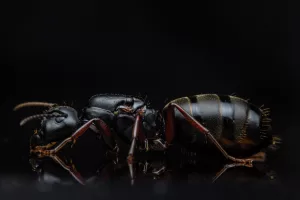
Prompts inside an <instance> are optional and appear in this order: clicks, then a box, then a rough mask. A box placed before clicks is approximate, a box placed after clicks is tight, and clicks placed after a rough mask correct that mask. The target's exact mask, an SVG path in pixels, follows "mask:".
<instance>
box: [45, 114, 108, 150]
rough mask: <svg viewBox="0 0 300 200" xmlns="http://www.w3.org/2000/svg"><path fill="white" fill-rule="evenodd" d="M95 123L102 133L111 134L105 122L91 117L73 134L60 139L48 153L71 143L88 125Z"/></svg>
mask: <svg viewBox="0 0 300 200" xmlns="http://www.w3.org/2000/svg"><path fill="white" fill-rule="evenodd" d="M93 123H95V124H97V125H99V126H100V127H101V128H102V129H103V130H104V131H103V132H104V134H106V135H107V136H109V137H110V136H112V134H111V132H110V130H109V128H108V126H107V125H106V124H105V122H103V121H102V120H101V119H91V120H90V121H88V122H87V123H85V124H84V125H82V126H81V127H80V128H79V129H78V130H77V131H76V132H75V133H73V135H72V136H71V137H69V138H67V139H65V140H64V141H62V142H61V143H60V144H59V145H58V146H57V147H55V148H54V149H52V150H50V152H49V154H50V155H52V154H56V153H57V152H58V151H59V150H60V149H62V148H63V147H64V146H65V145H66V144H68V143H70V142H73V144H74V143H75V142H76V140H77V139H78V138H79V137H80V136H81V135H83V134H84V133H85V132H86V131H87V130H88V129H89V128H90V126H91V125H92V124H93Z"/></svg>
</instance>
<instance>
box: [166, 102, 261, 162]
mask: <svg viewBox="0 0 300 200" xmlns="http://www.w3.org/2000/svg"><path fill="white" fill-rule="evenodd" d="M168 107H169V108H167V109H174V108H176V109H177V110H178V111H179V112H180V113H181V114H182V115H183V116H184V117H185V119H186V120H187V121H188V122H189V123H190V124H191V125H192V126H193V127H195V128H196V129H197V130H199V131H200V132H201V133H203V134H205V135H206V136H207V137H208V138H209V139H210V141H211V142H212V143H213V144H214V145H215V146H216V147H217V148H218V149H219V150H220V151H221V152H222V154H223V155H224V156H225V157H226V158H227V159H229V160H231V161H233V162H237V163H242V164H243V165H245V166H248V167H252V162H253V161H259V162H261V161H263V160H264V158H263V159H262V158H261V157H259V158H256V157H250V158H247V159H238V158H235V157H233V156H230V155H229V154H228V153H227V152H226V151H225V150H224V148H223V147H222V146H221V145H220V143H219V142H218V141H217V140H216V139H215V138H214V136H213V135H212V134H211V133H210V132H209V130H208V129H207V128H205V127H204V126H203V125H202V124H200V123H199V122H198V121H197V120H196V119H194V118H193V117H192V116H191V115H190V114H189V113H187V112H186V111H185V110H184V109H183V108H182V107H180V106H179V105H178V104H176V103H170V104H169V105H168ZM167 112H168V113H169V112H170V111H167ZM167 123H171V125H172V124H173V120H171V121H170V122H169V121H167ZM171 125H170V126H171ZM170 130H172V129H169V130H168V131H170ZM168 134H169V136H172V135H173V134H174V132H172V133H168Z"/></svg>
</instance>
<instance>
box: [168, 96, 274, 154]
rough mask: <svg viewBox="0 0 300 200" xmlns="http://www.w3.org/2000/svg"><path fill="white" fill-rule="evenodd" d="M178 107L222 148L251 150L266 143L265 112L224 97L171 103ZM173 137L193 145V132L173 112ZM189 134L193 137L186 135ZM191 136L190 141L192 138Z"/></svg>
mask: <svg viewBox="0 0 300 200" xmlns="http://www.w3.org/2000/svg"><path fill="white" fill-rule="evenodd" d="M171 102H173V103H176V104H178V105H180V106H181V107H182V108H183V109H185V110H186V111H187V112H188V113H189V114H191V115H192V116H193V117H194V118H195V119H196V120H197V121H199V122H200V123H201V124H202V125H204V126H205V127H206V128H207V129H208V130H210V132H211V133H212V134H213V135H214V136H215V138H216V139H217V140H218V141H219V142H220V143H221V145H223V146H224V147H225V148H226V147H228V148H233V147H235V148H236V147H237V146H238V148H241V149H242V148H245V149H247V148H253V147H254V146H259V145H260V144H262V143H264V142H265V141H266V140H269V139H270V135H268V129H269V128H270V126H269V124H268V122H270V119H269V118H268V110H262V109H260V108H258V107H256V106H254V105H253V104H250V103H248V102H247V101H246V100H244V99H241V98H238V97H235V96H228V95H217V94H201V95H195V96H191V97H183V98H179V99H175V100H173V101H171ZM175 122H176V123H175V124H176V126H177V127H176V128H177V129H179V130H178V132H177V133H176V134H177V135H178V134H179V135H181V140H182V139H183V138H189V139H190V142H192V143H193V139H194V140H195V141H196V139H195V135H196V133H195V131H194V132H191V129H190V128H191V127H190V126H189V125H188V124H187V123H186V122H185V120H184V118H183V116H182V114H180V113H179V112H178V111H177V110H176V109H175ZM190 133H192V134H194V135H189V134H190ZM192 136H194V137H192Z"/></svg>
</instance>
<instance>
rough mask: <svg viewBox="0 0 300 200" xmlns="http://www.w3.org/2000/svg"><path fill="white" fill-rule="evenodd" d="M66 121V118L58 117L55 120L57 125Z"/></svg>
mask: <svg viewBox="0 0 300 200" xmlns="http://www.w3.org/2000/svg"><path fill="white" fill-rule="evenodd" d="M64 119H65V117H56V118H55V121H56V122H57V123H60V122H62V121H63V120H64Z"/></svg>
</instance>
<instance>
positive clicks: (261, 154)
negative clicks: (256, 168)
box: [212, 152, 266, 183]
mask: <svg viewBox="0 0 300 200" xmlns="http://www.w3.org/2000/svg"><path fill="white" fill-rule="evenodd" d="M247 159H252V161H254V162H264V161H265V160H266V153H265V152H259V153H257V154H254V155H253V156H251V157H249V158H247ZM234 167H252V165H245V164H244V163H231V164H227V165H225V166H224V167H223V168H222V169H221V170H220V171H219V172H218V173H217V174H216V176H215V177H214V178H213V181H212V182H213V183H214V182H215V181H216V180H217V179H218V178H220V176H221V175H222V174H224V173H225V172H226V171H227V170H228V169H230V168H234Z"/></svg>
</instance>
